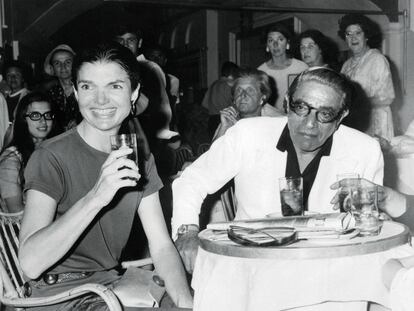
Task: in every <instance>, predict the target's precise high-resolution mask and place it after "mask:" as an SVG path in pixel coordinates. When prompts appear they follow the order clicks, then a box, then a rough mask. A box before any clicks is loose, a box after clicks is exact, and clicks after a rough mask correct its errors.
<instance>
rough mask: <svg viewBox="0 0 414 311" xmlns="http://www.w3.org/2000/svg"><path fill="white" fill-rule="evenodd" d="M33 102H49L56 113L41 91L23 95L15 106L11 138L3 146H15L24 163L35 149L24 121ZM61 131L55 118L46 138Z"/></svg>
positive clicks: (54, 109) (49, 101)
mask: <svg viewBox="0 0 414 311" xmlns="http://www.w3.org/2000/svg"><path fill="white" fill-rule="evenodd" d="M34 102H47V103H49V104H50V109H51V111H52V112H53V113H54V114H55V115H56V108H55V106H54V104H53V103H52V101H51V100H50V99H49V97H48V96H47V95H46V94H44V93H42V92H32V93H29V94H27V95H26V96H24V97H23V98H22V99H21V101H20V102H19V104H18V105H17V108H16V118H15V119H14V122H13V138H12V139H11V141H10V143H9V144H8V145H7V146H5V148H7V147H10V146H15V147H16V148H17V150H18V151H19V152H20V153H21V154H22V158H23V164H24V166H25V165H26V163H27V161H28V160H29V157H30V156H31V154H32V153H33V151H34V149H35V145H34V143H33V138H32V136H31V135H30V133H29V128H28V126H27V121H26V117H25V115H26V113H27V110H28V107H29V105H31V104H32V103H34ZM60 132H61V127H60V126H59V124H58V123H57V119H56V118H55V119H54V120H53V126H52V130H51V131H50V133H49V135H48V136H47V138H50V137H53V136H55V135H57V134H59V133H60Z"/></svg>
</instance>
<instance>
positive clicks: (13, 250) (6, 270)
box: [0, 212, 151, 311]
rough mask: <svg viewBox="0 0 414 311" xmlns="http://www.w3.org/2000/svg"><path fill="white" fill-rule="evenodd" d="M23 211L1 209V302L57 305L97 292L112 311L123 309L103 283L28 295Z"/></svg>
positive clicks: (17, 305) (25, 305) (18, 305)
mask: <svg viewBox="0 0 414 311" xmlns="http://www.w3.org/2000/svg"><path fill="white" fill-rule="evenodd" d="M22 214H23V213H22V212H21V213H14V214H11V213H4V212H0V303H1V304H2V305H5V306H10V307H14V308H16V309H17V310H19V309H20V308H28V307H38V306H45V305H53V304H56V303H60V302H64V301H68V300H71V299H73V298H76V297H79V296H82V295H85V294H88V293H95V294H97V295H99V296H100V297H101V298H102V299H103V300H104V301H105V303H106V304H107V306H108V309H109V310H110V311H121V310H122V307H121V304H120V303H119V301H118V298H117V297H116V295H115V294H114V293H113V292H112V290H110V289H109V288H107V287H105V286H103V285H101V284H92V283H90V284H84V285H81V286H78V287H75V288H73V289H70V290H67V291H65V292H62V293H59V294H57V295H53V296H48V297H36V298H30V297H27V296H28V295H27V289H26V287H25V281H24V278H23V272H22V270H21V268H20V265H19V260H18V248H19V239H18V236H19V231H20V221H21V218H22ZM150 263H151V259H144V260H140V261H135V262H133V263H129V264H128V263H124V264H123V266H124V267H125V268H126V267H128V266H131V265H133V266H135V267H137V266H142V265H145V264H150Z"/></svg>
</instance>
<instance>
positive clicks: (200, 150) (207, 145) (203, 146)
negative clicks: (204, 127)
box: [197, 143, 211, 157]
mask: <svg viewBox="0 0 414 311" xmlns="http://www.w3.org/2000/svg"><path fill="white" fill-rule="evenodd" d="M210 145H211V144H210V143H202V144H200V145H199V146H198V148H197V156H198V157H199V156H201V155H202V154H203V153H204V152H206V151H207V150H208V149H210Z"/></svg>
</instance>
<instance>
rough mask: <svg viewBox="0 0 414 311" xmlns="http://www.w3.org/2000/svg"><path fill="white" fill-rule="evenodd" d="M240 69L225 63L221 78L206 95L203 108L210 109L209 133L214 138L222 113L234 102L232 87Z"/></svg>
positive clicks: (230, 63)
mask: <svg viewBox="0 0 414 311" xmlns="http://www.w3.org/2000/svg"><path fill="white" fill-rule="evenodd" d="M238 70H239V67H238V66H237V65H236V64H235V63H232V62H224V63H223V65H222V66H221V73H220V74H221V76H220V78H219V79H218V80H216V81H214V82H213V83H212V84H211V85H210V87H209V88H208V90H207V92H206V94H205V95H204V98H203V101H202V103H201V106H203V107H204V108H206V109H208V114H209V119H208V132H209V135H210V137H211V138H212V137H213V134H214V132H215V130H216V129H217V126H218V125H219V124H220V111H221V110H223V109H224V108H227V107H229V106H230V105H231V104H232V102H233V96H232V95H231V87H232V85H233V80H234V79H235V78H237V76H238Z"/></svg>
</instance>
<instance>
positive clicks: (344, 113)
mask: <svg viewBox="0 0 414 311" xmlns="http://www.w3.org/2000/svg"><path fill="white" fill-rule="evenodd" d="M347 115H349V109H346V110H344V112H342V115H341V118H340V119H339V122H338V123H337V126H336V128H338V127H339V125H340V124H341V123H342V120H343V119H344V118H345V117H346V116H347Z"/></svg>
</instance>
